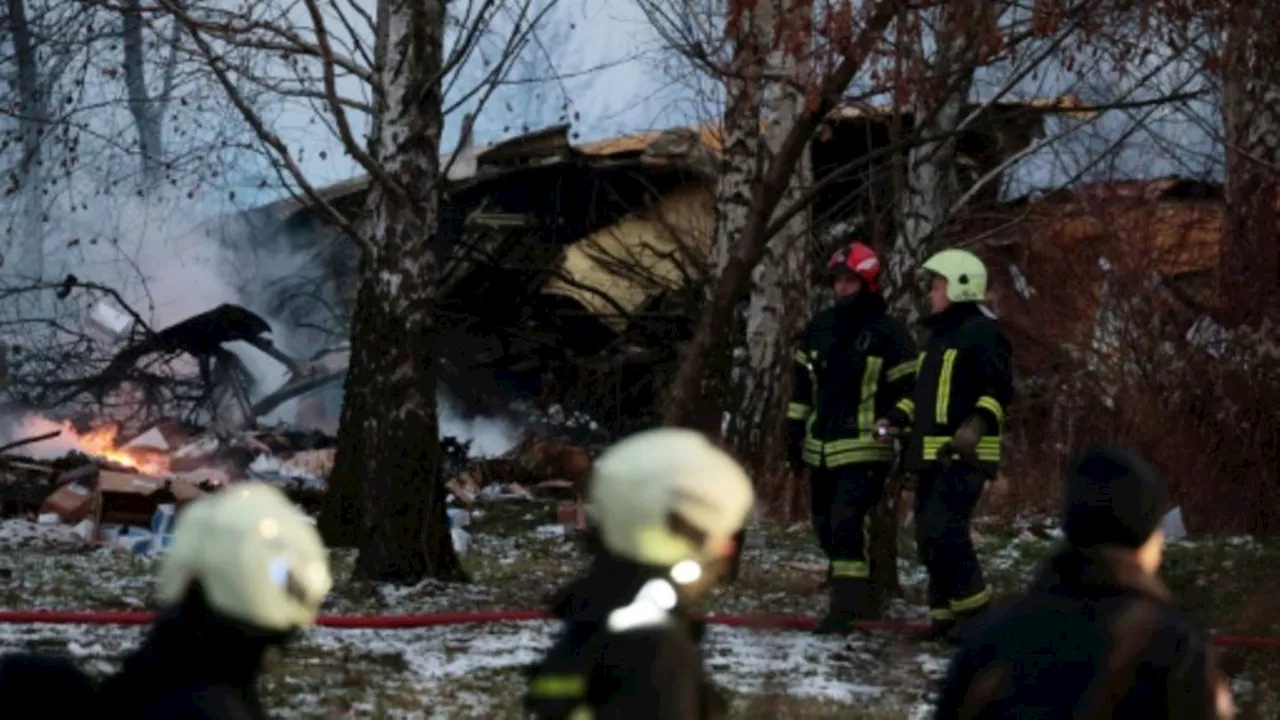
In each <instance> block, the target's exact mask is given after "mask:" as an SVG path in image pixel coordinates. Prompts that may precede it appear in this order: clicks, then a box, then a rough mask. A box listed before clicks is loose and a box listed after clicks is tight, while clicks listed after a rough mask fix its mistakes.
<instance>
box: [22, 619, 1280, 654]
mask: <svg viewBox="0 0 1280 720" xmlns="http://www.w3.org/2000/svg"><path fill="white" fill-rule="evenodd" d="M551 617H552V616H551V615H550V614H548V613H546V612H543V611H541V610H490V611H477V612H442V613H426V614H419V615H372V616H366V615H322V616H320V618H319V619H318V620H317V623H316V624H318V625H320V626H321V627H331V628H343V629H347V630H357V629H360V630H403V629H409V628H423V627H437V626H440V625H467V624H477V623H495V622H524V621H528V620H549V619H551ZM154 619H155V613H150V612H112V611H101V612H82V611H64V610H0V623H4V624H18V625H31V624H38V623H53V624H62V625H146V624H148V623H150V622H151V621H152V620H154ZM704 619H705V620H706V621H707V622H708V623H710V624H712V625H726V626H729V627H750V628H772V629H782V630H809V629H811V628H812V627H813V624H814V620H813V618H808V617H796V616H785V615H782V616H773V615H708V616H706V617H705V618H704ZM856 624H857V627H858V628H859V629H862V630H892V631H896V632H914V633H922V632H924V631H926V630H928V629H929V624H928V623H925V622H916V621H911V620H876V621H870V622H859V623H856ZM1213 644H1214V645H1217V646H1219V647H1240V648H1258V649H1268V650H1280V636H1250V635H1214V636H1213Z"/></svg>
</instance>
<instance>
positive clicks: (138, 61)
mask: <svg viewBox="0 0 1280 720" xmlns="http://www.w3.org/2000/svg"><path fill="white" fill-rule="evenodd" d="M139 8H140V4H139V0H125V2H124V11H123V13H122V18H123V26H122V28H121V38H122V40H123V44H124V82H125V87H126V88H128V91H129V112H130V113H131V114H132V115H133V124H134V127H136V128H137V130H138V150H139V152H140V153H141V158H142V160H141V162H142V185H143V187H145V188H146V189H148V190H153V189H155V188H156V187H158V186H159V185H160V180H161V177H162V168H163V162H164V148H163V146H162V140H163V136H162V127H163V122H164V117H163V113H162V112H161V108H160V106H159V105H157V104H156V101H155V99H154V98H152V97H151V93H150V92H149V91H148V90H147V74H146V52H145V50H144V49H143V39H142V12H141V10H140V9H139ZM171 61H172V58H171Z"/></svg>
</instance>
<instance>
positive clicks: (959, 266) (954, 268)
mask: <svg viewBox="0 0 1280 720" xmlns="http://www.w3.org/2000/svg"><path fill="white" fill-rule="evenodd" d="M924 269H925V270H928V271H929V272H933V273H937V274H939V275H941V276H942V277H944V278H946V279H947V299H948V300H950V301H951V302H985V301H986V299H987V266H986V265H985V264H983V262H982V260H980V259H979V258H978V256H977V255H974V254H973V253H971V252H969V251H967V250H943V251H942V252H940V253H938V254H936V255H934V256H933V257H931V258H929V259H928V260H926V261H925V263H924Z"/></svg>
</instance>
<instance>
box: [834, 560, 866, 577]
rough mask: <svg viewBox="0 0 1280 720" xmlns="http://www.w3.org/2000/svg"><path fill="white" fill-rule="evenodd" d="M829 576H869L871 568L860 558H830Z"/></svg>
mask: <svg viewBox="0 0 1280 720" xmlns="http://www.w3.org/2000/svg"><path fill="white" fill-rule="evenodd" d="M831 577H838V578H869V577H871V569H870V567H869V566H868V565H867V564H866V563H865V562H862V561H861V560H832V561H831Z"/></svg>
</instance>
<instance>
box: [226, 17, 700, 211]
mask: <svg viewBox="0 0 1280 720" xmlns="http://www.w3.org/2000/svg"><path fill="white" fill-rule="evenodd" d="M537 1H538V2H546V1H547V0H537ZM364 2H365V3H366V4H369V5H372V2H373V0H364ZM499 40H501V38H498V37H495V38H492V39H491V41H490V43H489V45H488V46H486V47H485V48H484V49H482V51H481V52H487V54H488V55H489V56H493V55H495V54H496V50H494V49H491V48H493V46H494V44H495V43H496V42H498V41H499ZM656 51H657V38H656V36H655V34H654V32H653V30H652V28H651V27H650V25H649V23H648V21H647V20H646V18H645V17H644V15H643V14H642V13H641V12H640V11H639V9H638V8H637V7H636V4H635V3H634V1H633V0H559V2H558V3H557V4H556V5H555V7H554V8H553V9H552V10H551V12H550V14H549V15H548V18H547V20H546V21H545V22H544V23H543V24H542V27H541V29H540V30H539V31H538V33H537V38H536V41H535V42H534V43H531V45H530V49H529V51H528V52H526V53H525V55H524V56H523V57H522V59H521V61H520V62H519V63H518V64H517V65H516V67H515V68H514V69H513V71H512V73H511V77H513V78H522V79H523V78H531V77H540V78H546V77H549V76H551V75H553V74H556V75H559V76H561V77H563V78H564V79H563V80H559V81H554V80H548V81H545V82H540V83H537V84H533V83H526V84H521V85H518V86H515V87H505V88H502V89H501V90H499V92H498V93H496V94H495V95H494V96H493V97H492V98H490V99H489V100H488V102H487V103H486V105H485V107H484V109H483V110H482V112H481V114H480V116H479V119H478V121H477V123H476V127H475V142H476V143H478V144H485V143H490V142H494V141H497V140H500V139H502V138H504V137H512V136H516V135H520V134H523V132H524V131H525V130H534V129H537V128H539V127H545V126H548V125H553V124H556V123H558V122H560V121H561V117H562V116H565V117H567V118H568V119H569V121H570V122H572V124H573V126H574V131H575V132H576V133H577V139H578V140H585V139H592V138H599V137H608V136H613V135H618V134H624V133H627V132H634V131H638V130H645V129H651V128H655V127H668V126H671V125H677V124H680V123H683V122H688V121H689V119H690V114H689V111H688V105H687V103H681V102H680V101H681V100H682V99H684V100H687V95H688V94H687V93H685V92H683V91H682V90H681V89H680V88H678V87H674V86H672V85H671V83H669V82H668V80H667V78H665V77H664V76H663V74H662V73H661V72H658V71H657V70H656V69H655V64H654V61H655V59H656V58H657V57H658V53H657V52H656ZM482 72H484V70H483V68H482V63H481V62H480V56H479V55H477V56H476V58H475V60H474V61H473V62H472V63H471V64H470V67H468V68H466V69H465V70H464V71H463V72H462V76H461V79H459V81H458V82H457V83H456V85H455V86H454V88H453V92H452V93H451V96H452V97H450V98H449V99H447V101H446V104H449V103H451V102H453V101H454V100H455V99H456V98H458V97H460V96H462V95H463V94H464V93H467V92H469V91H470V90H471V88H474V87H475V86H476V82H475V78H476V77H477V76H478V75H479V74H480V73H482ZM345 92H348V93H351V94H356V93H359V89H358V88H357V87H355V86H354V84H347V85H345ZM566 104H567V108H566ZM472 106H474V103H468V105H467V107H466V108H464V109H463V110H459V111H457V112H455V113H453V114H451V115H450V116H449V117H448V118H447V119H446V129H445V137H444V138H443V140H442V144H441V148H442V152H446V153H447V152H449V151H451V150H452V149H453V148H454V147H455V146H456V143H457V138H458V132H459V128H460V126H461V120H462V114H463V111H464V110H465V109H469V108H470V107H472ZM315 114H316V109H315V108H314V107H312V106H310V105H309V104H305V103H302V102H291V103H289V106H288V107H285V108H282V109H281V110H280V114H279V116H278V117H277V118H276V119H275V126H276V127H277V128H278V129H279V130H280V133H281V135H282V137H283V138H284V139H285V140H286V142H288V143H289V144H290V145H305V147H306V148H307V151H306V152H305V153H304V154H303V155H302V158H301V161H300V165H301V167H302V168H303V170H304V171H305V173H306V174H307V176H308V177H309V178H310V180H311V181H312V182H313V183H316V184H318V185H324V184H327V183H331V182H336V181H339V180H343V179H346V178H349V177H352V176H354V175H357V174H359V170H358V168H357V167H356V165H355V163H354V162H353V161H351V160H350V159H349V158H346V157H345V156H344V155H343V153H342V145H341V143H340V141H339V140H338V139H337V138H336V137H334V136H333V135H332V134H331V133H329V132H327V131H326V130H324V129H322V128H320V127H318V126H317V125H316V124H315V123H313V122H311V119H312V116H313V115H315ZM352 119H353V120H354V121H356V127H355V128H354V129H355V130H356V131H357V132H358V133H363V132H365V131H366V129H367V128H366V127H365V125H364V123H363V122H362V121H361V120H360V119H359V118H357V117H355V116H354V115H353V116H352ZM322 152H323V159H322ZM255 184H256V183H254V182H250V181H248V180H246V181H245V183H244V188H245V193H244V194H243V195H242V198H243V201H244V202H245V203H246V204H249V205H254V204H259V203H260V202H269V201H270V200H271V199H273V198H274V197H275V196H278V195H279V194H280V192H281V191H280V189H279V188H278V187H274V188H265V189H260V190H259V189H255V188H254V187H253V186H254V185H255Z"/></svg>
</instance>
